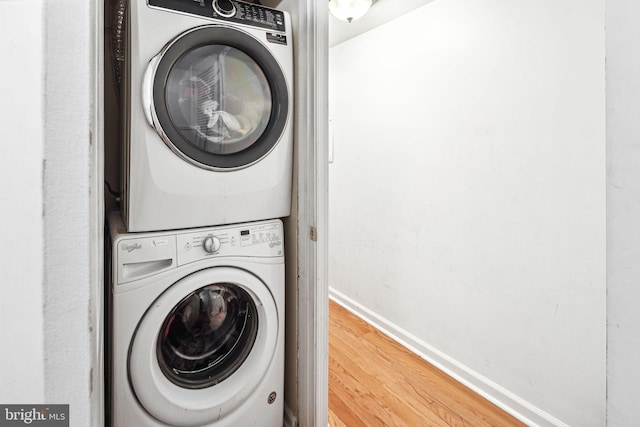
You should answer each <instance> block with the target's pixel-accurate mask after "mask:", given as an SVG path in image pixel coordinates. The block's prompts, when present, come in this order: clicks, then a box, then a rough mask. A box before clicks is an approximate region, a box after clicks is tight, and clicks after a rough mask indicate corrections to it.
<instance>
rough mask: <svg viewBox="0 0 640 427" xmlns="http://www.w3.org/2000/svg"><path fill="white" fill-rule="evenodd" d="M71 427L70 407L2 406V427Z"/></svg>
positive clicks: (0, 409)
mask: <svg viewBox="0 0 640 427" xmlns="http://www.w3.org/2000/svg"><path fill="white" fill-rule="evenodd" d="M24 425H33V426H38V427H69V405H0V427H5V426H7V427H9V426H24Z"/></svg>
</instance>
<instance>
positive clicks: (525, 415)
mask: <svg viewBox="0 0 640 427" xmlns="http://www.w3.org/2000/svg"><path fill="white" fill-rule="evenodd" d="M329 298H330V299H332V300H333V301H335V302H336V303H338V304H340V305H341V306H343V307H344V308H346V309H347V310H349V311H350V312H352V313H353V314H355V315H356V316H358V317H359V318H361V319H362V320H364V321H365V322H367V323H369V324H370V325H371V326H373V327H374V328H376V329H378V330H379V331H381V332H382V333H384V334H385V335H387V336H388V337H390V338H391V339H393V340H394V341H396V342H398V343H399V344H401V345H402V346H403V347H405V348H407V349H408V350H410V351H411V352H413V353H415V354H417V355H418V356H420V357H421V358H423V359H424V360H426V361H427V362H429V363H430V364H432V365H434V366H435V367H436V368H438V369H440V370H441V371H443V372H444V373H446V374H447V375H449V376H450V377H452V378H454V379H455V380H456V381H458V382H460V383H462V384H464V385H465V386H467V387H468V388H470V389H471V390H473V391H474V392H476V393H478V394H479V395H480V396H482V397H484V398H485V399H487V400H488V401H490V402H491V403H493V404H494V405H496V406H498V407H499V408H501V409H503V410H504V411H505V412H508V413H509V414H511V415H513V416H514V417H516V418H517V419H519V420H520V421H522V422H523V423H525V424H527V425H529V426H532V427H537V426H539V427H542V426H545V427H547V426H548V427H569V426H568V425H567V424H565V423H563V422H562V421H560V420H558V419H556V418H554V417H553V416H552V415H550V414H548V413H546V412H544V411H543V410H541V409H539V408H537V407H536V406H534V405H532V404H530V403H529V402H527V401H525V400H524V399H521V398H520V397H518V396H516V395H515V394H513V393H511V392H510V391H508V390H506V389H505V388H503V387H501V386H500V385H498V384H496V383H494V382H493V381H491V380H489V379H488V378H486V377H484V376H482V375H480V374H479V373H477V372H475V371H473V370H472V369H470V368H468V367H467V366H465V365H463V364H462V363H460V362H458V361H457V360H455V359H454V358H452V357H450V356H448V355H446V354H444V353H442V352H441V351H439V350H438V349H436V348H434V347H432V346H430V345H429V344H427V343H426V342H424V341H422V340H420V339H419V338H417V337H415V336H414V335H411V334H410V333H409V332H407V331H405V330H404V329H402V328H400V327H398V326H396V325H395V324H393V323H391V322H389V321H388V320H386V319H385V318H383V317H381V316H380V315H378V314H376V313H374V312H373V311H371V310H369V309H368V308H366V307H364V306H362V305H361V304H359V303H358V302H356V301H354V300H352V299H351V298H349V297H347V296H346V295H344V294H342V293H340V292H339V291H337V290H335V289H333V288H329Z"/></svg>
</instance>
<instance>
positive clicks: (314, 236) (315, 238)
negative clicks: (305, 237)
mask: <svg viewBox="0 0 640 427" xmlns="http://www.w3.org/2000/svg"><path fill="white" fill-rule="evenodd" d="M310 234H311V240H313V241H314V242H317V241H318V230H316V228H315V227H313V226H312V227H311V233H310Z"/></svg>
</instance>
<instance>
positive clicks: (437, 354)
mask: <svg viewBox="0 0 640 427" xmlns="http://www.w3.org/2000/svg"><path fill="white" fill-rule="evenodd" d="M604 41H605V35H604V0H588V1H584V0H563V1H556V0H542V1H537V2H527V1H522V0H520V1H503V0H475V1H472V0H447V1H435V2H433V3H430V4H427V5H426V6H424V7H422V8H420V9H417V10H416V11H414V12H411V13H409V14H407V15H404V16H402V17H400V18H398V19H397V20H394V21H392V22H390V23H389V24H387V25H385V26H382V27H379V28H377V29H375V30H372V31H370V32H368V33H365V34H363V35H361V36H359V37H357V38H355V39H352V40H350V41H347V42H345V43H343V44H341V45H338V46H336V47H334V48H333V49H331V53H330V55H331V56H330V114H331V116H332V118H333V128H334V143H335V161H334V163H333V164H332V166H331V169H330V175H331V176H330V179H331V181H330V197H331V198H330V206H331V207H330V231H331V243H330V250H329V254H330V284H331V286H332V287H333V288H334V289H335V290H337V291H338V294H336V295H338V296H344V297H346V299H345V301H346V302H347V304H351V305H352V306H353V307H354V308H355V309H356V310H360V311H361V312H362V313H364V314H365V315H370V316H373V317H374V318H375V317H378V319H377V320H378V321H379V322H381V323H383V324H385V327H387V329H389V330H391V331H392V332H393V333H395V334H396V335H398V336H399V337H400V338H401V339H403V340H405V341H406V342H409V343H410V344H411V345H412V346H413V347H414V348H415V349H416V350H418V351H421V352H423V353H424V354H425V355H426V356H428V357H431V358H432V359H433V360H435V361H436V362H438V363H439V364H440V365H441V366H443V367H444V368H446V369H448V370H449V371H450V372H452V373H453V374H456V375H457V376H458V377H460V378H461V379H463V380H465V381H466V382H467V383H469V384H470V385H472V386H474V387H475V388H476V389H477V390H478V391H480V392H482V393H483V394H485V395H487V396H489V397H491V398H493V399H494V400H496V401H498V402H500V403H501V404H504V405H506V406H509V409H510V410H511V411H512V412H518V413H519V414H520V416H521V417H522V418H525V419H528V420H529V422H531V423H539V424H562V423H567V424H570V425H580V426H602V425H604V424H605V398H606V396H605V392H606V384H605V380H606V318H605V316H606V283H605V282H606V281H605V279H606V271H605V270H606V268H605V267H606V266H605V261H606V256H605V245H606V242H605V226H606V224H605V92H604V90H605V78H604V58H605V54H604Z"/></svg>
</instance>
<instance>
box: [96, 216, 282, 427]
mask: <svg viewBox="0 0 640 427" xmlns="http://www.w3.org/2000/svg"><path fill="white" fill-rule="evenodd" d="M109 227H110V230H111V256H112V258H111V266H110V269H109V271H110V275H111V278H110V279H109V280H110V282H111V292H110V295H109V303H110V309H109V319H108V328H109V332H108V336H109V337H110V340H109V343H108V348H109V350H108V354H109V357H108V372H109V373H110V375H109V383H110V384H109V391H108V393H107V395H108V396H109V399H108V406H109V408H110V411H109V416H110V422H109V424H110V425H112V426H115V427H130V426H136V427H158V426H163V427H166V426H180V427H189V426H214V427H237V426H243V427H244V426H260V427H276V426H277V427H282V424H283V411H284V388H283V387H284V258H283V256H284V255H283V254H284V248H283V229H282V222H281V221H280V220H271V221H262V222H254V223H249V224H242V225H235V226H222V227H215V228H201V229H193V230H189V231H181V232H155V233H136V234H130V233H126V232H125V229H124V224H123V223H122V221H121V219H120V216H119V214H114V215H112V216H111V217H110V219H109Z"/></svg>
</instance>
